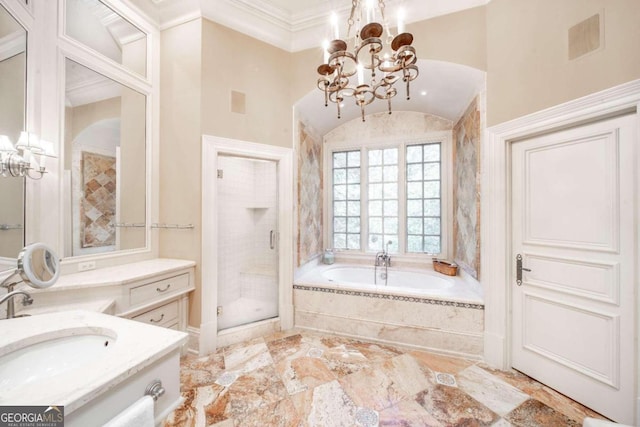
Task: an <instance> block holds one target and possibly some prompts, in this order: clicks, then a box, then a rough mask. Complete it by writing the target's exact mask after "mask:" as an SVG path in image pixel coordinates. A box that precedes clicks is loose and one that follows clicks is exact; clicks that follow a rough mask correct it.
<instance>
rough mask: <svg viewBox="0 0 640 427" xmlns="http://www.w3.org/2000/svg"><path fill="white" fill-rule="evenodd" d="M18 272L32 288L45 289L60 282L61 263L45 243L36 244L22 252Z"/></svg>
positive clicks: (19, 256) (19, 257)
mask: <svg viewBox="0 0 640 427" xmlns="http://www.w3.org/2000/svg"><path fill="white" fill-rule="evenodd" d="M17 272H18V274H20V277H21V278H22V280H23V281H24V282H25V283H26V284H28V285H29V286H31V287H32V288H37V289H44V288H48V287H51V286H53V285H54V283H56V281H57V280H58V277H59V276H60V263H59V261H58V257H57V256H56V254H55V252H53V250H52V249H51V248H49V247H48V246H47V245H45V244H43V243H34V244H31V245H29V246H26V247H25V248H24V249H22V250H21V251H20V254H19V255H18V270H17Z"/></svg>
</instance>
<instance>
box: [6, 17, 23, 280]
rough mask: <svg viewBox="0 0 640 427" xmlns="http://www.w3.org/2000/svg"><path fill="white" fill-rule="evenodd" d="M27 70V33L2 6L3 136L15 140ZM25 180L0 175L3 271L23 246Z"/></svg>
mask: <svg viewBox="0 0 640 427" xmlns="http://www.w3.org/2000/svg"><path fill="white" fill-rule="evenodd" d="M26 73H27V32H26V30H25V29H24V28H23V27H22V26H21V25H20V23H19V22H18V21H17V20H16V19H14V18H13V16H11V14H10V13H9V12H8V11H7V10H6V9H5V8H4V7H2V5H0V94H2V96H0V135H6V136H8V137H9V139H10V140H11V141H13V142H14V143H15V142H16V141H17V140H18V137H19V135H20V132H21V131H23V130H24V129H25V111H26V109H25V95H26ZM0 155H2V153H0ZM24 180H25V178H22V177H3V176H0V198H1V199H2V203H0V271H3V270H8V269H12V268H15V256H16V254H17V253H18V252H19V251H20V249H21V248H22V247H23V246H24V218H25V215H24V192H25V189H24V188H25V187H24V185H25V183H24Z"/></svg>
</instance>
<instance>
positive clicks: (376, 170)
mask: <svg viewBox="0 0 640 427" xmlns="http://www.w3.org/2000/svg"><path fill="white" fill-rule="evenodd" d="M368 160H369V168H368V171H367V172H368V176H369V177H374V179H373V180H370V181H369V182H370V184H369V188H368V194H369V199H368V202H367V203H368V207H367V210H368V212H369V224H368V236H369V238H368V250H371V251H379V250H382V249H383V248H384V246H385V243H386V242H388V241H391V242H392V244H391V245H389V252H394V253H397V252H398V249H399V248H398V231H399V230H398V148H385V149H380V150H369V151H368Z"/></svg>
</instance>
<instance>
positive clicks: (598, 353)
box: [511, 116, 637, 424]
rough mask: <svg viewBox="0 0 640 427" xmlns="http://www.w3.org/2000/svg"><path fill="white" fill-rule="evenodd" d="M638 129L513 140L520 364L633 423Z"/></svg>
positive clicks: (591, 128)
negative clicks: (636, 144) (514, 141)
mask: <svg viewBox="0 0 640 427" xmlns="http://www.w3.org/2000/svg"><path fill="white" fill-rule="evenodd" d="M636 133H637V130H636V128H635V121H634V118H633V117H631V116H625V117H619V118H614V119H608V120H605V121H600V122H597V123H591V124H588V125H584V126H580V127H577V128H572V129H569V130H563V131H559V132H555V133H552V134H547V135H544V136H540V137H536V138H532V139H528V140H525V141H521V142H516V143H513V144H512V159H511V160H512V190H511V191H512V213H511V217H512V238H513V242H512V248H513V251H512V256H513V258H512V265H513V268H512V281H513V288H512V289H513V292H512V334H511V336H512V365H513V367H514V368H515V369H517V370H519V371H522V372H524V373H525V374H527V375H529V376H531V377H533V378H536V379H537V380H539V381H541V382H542V383H544V384H547V385H548V386H550V387H552V388H554V389H556V390H557V391H559V392H561V393H563V394H565V395H567V396H569V397H571V398H573V399H575V400H577V401H578V402H581V403H582V404H584V405H586V406H588V407H590V408H592V409H594V410H595V411H597V412H599V413H601V414H603V415H605V416H607V417H609V418H611V419H613V420H615V421H618V422H622V423H626V424H634V397H635V396H634V394H635V390H634V387H635V378H636V368H635V350H634V348H635V347H634V346H635V344H634V341H635V338H634V337H635V327H634V321H635V320H634V319H635V315H634V313H635V292H634V288H635V285H636V283H635V282H636V278H635V259H636V253H635V242H636V235H637V231H636V228H635V227H636V225H635V222H636V221H635V215H636V211H635V204H634V195H635V194H636V176H635V167H636V154H635V146H634V141H636V140H637V135H636ZM517 258H521V261H518V260H517ZM518 265H520V266H521V268H520V269H519V268H518ZM519 270H520V271H519Z"/></svg>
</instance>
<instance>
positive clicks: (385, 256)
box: [373, 240, 393, 286]
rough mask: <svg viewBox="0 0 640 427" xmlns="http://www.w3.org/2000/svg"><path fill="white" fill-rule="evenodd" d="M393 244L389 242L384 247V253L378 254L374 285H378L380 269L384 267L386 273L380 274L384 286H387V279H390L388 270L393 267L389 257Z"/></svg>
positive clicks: (374, 271) (375, 264)
mask: <svg viewBox="0 0 640 427" xmlns="http://www.w3.org/2000/svg"><path fill="white" fill-rule="evenodd" d="M391 243H393V242H392V241H391V240H389V241H388V242H387V244H386V245H385V246H384V250H383V251H382V252H378V253H377V254H376V262H375V263H374V270H373V275H374V280H373V283H374V284H376V285H377V284H378V267H384V272H383V273H381V274H380V278H381V279H384V285H385V286H386V285H387V277H388V271H387V270H388V268H389V267H391V256H390V255H389V245H390V244H391Z"/></svg>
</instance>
